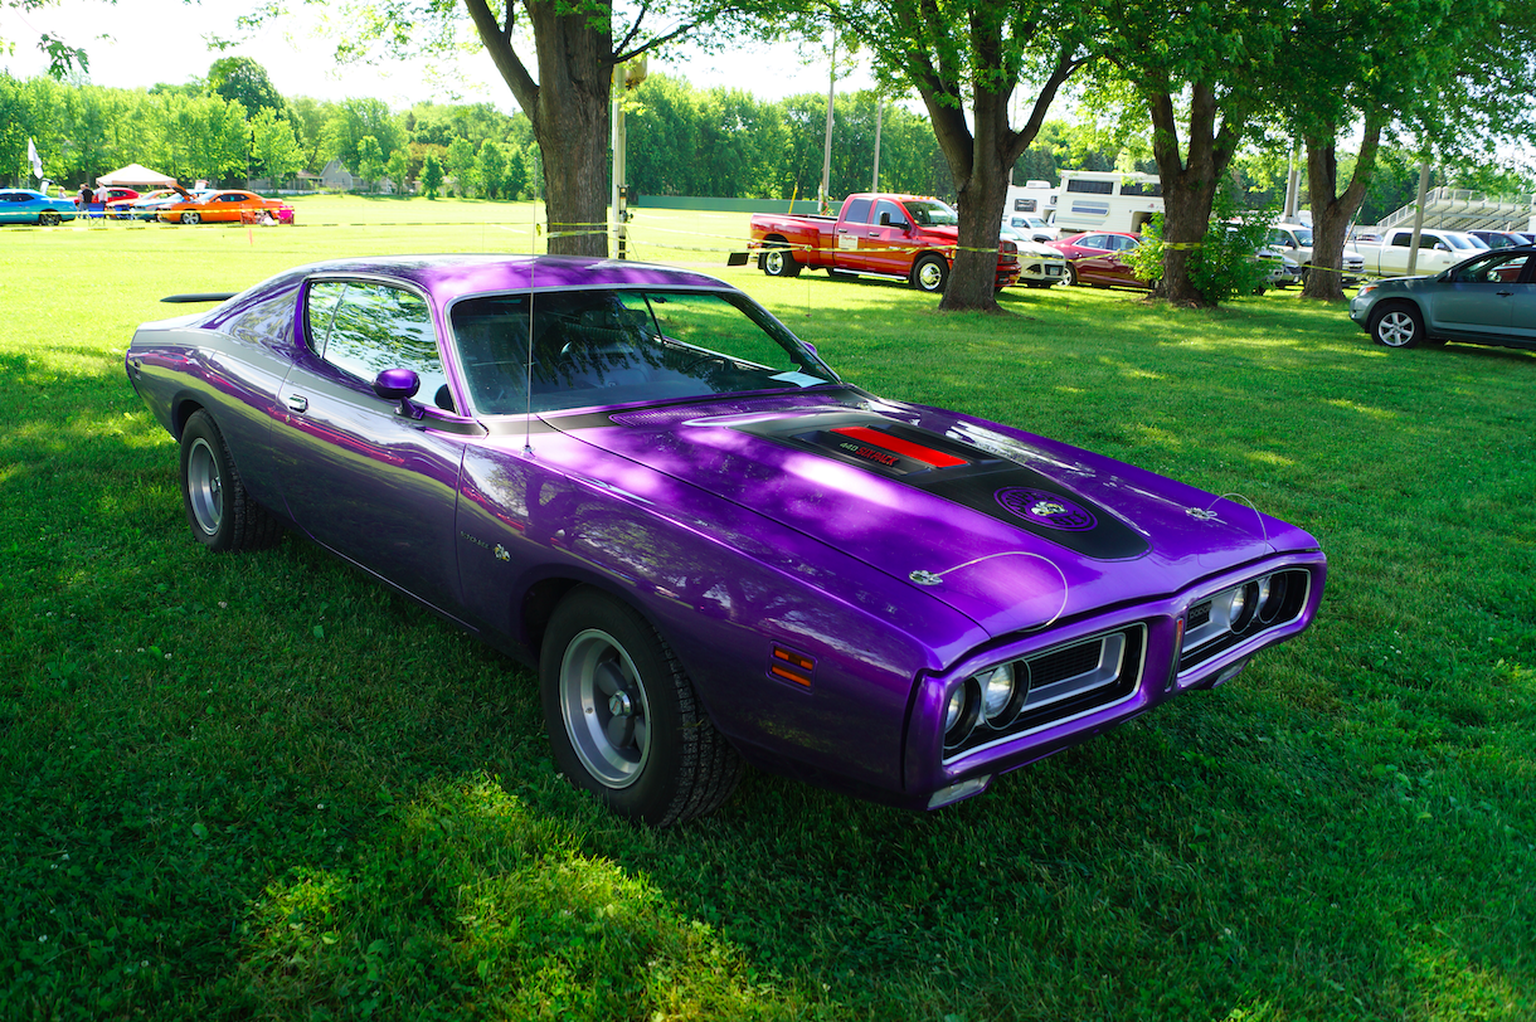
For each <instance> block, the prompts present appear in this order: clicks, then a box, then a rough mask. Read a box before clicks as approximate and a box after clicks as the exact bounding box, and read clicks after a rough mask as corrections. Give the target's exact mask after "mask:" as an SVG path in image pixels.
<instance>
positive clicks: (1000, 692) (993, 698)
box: [976, 664, 1013, 724]
mask: <svg viewBox="0 0 1536 1022" xmlns="http://www.w3.org/2000/svg"><path fill="white" fill-rule="evenodd" d="M976 678H977V680H978V681H979V682H981V715H982V716H983V717H986V718H987V723H988V724H995V723H997V722H998V720H999V718H1001V717H1002V716H1003V715H1004V714H1005V713H1007V712H1008V707H1009V704H1010V703H1012V702H1013V670H1012V668H1011V667H1009V665H1008V664H1003V665H1002V666H1001V667H994V668H993V669H992V670H990V671H988V672H986V673H985V674H978V675H977V676H976Z"/></svg>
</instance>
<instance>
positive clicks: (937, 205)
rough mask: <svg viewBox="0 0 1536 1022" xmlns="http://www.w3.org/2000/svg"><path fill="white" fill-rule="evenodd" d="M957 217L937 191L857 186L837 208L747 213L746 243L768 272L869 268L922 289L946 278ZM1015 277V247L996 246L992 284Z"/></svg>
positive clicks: (1003, 283)
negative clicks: (927, 194) (932, 194)
mask: <svg viewBox="0 0 1536 1022" xmlns="http://www.w3.org/2000/svg"><path fill="white" fill-rule="evenodd" d="M958 223H959V217H958V216H957V214H956V213H955V211H954V210H953V209H951V208H950V207H949V206H947V205H946V204H944V203H942V202H940V201H939V200H938V199H928V198H923V197H921V196H917V195H893V194H890V193H887V192H859V193H857V194H854V195H850V196H848V198H846V199H844V200H843V208H842V210H841V211H840V212H839V213H838V214H837V216H816V215H806V216H789V215H784V216H778V215H774V214H771V213H757V214H754V215H753V217H752V241H751V243H750V245H749V248H752V249H761V252H760V254H759V255H758V257H757V265H758V268H759V269H761V270H762V271H763V272H764V273H766V274H768V275H769V276H771V277H794V276H798V275H799V273H800V271H801V270H803V269H805V268H806V267H810V268H811V269H813V270H826V271H827V273H828V274H829V275H837V274H858V273H868V274H873V275H876V276H882V277H900V278H902V279H904V280H906V281H908V282H910V283H911V285H912V286H913V287H915V288H918V289H920V290H923V291H932V292H942V291H943V290H944V287H945V285H946V284H948V283H949V266H950V263H951V262H952V261H953V259H954V255H955V239H956V237H957V235H958V234H959V227H958V226H957V225H958ZM1018 278H1019V256H1018V247H1017V246H1015V245H1014V243H1013V242H1011V241H1004V242H1002V243H1000V244H999V245H998V247H997V287H998V289H999V290H1001V289H1002V288H1005V287H1007V286H1008V285H1009V284H1012V283H1013V282H1014V281H1015V280H1017V279H1018Z"/></svg>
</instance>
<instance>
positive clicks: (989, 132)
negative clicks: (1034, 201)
mask: <svg viewBox="0 0 1536 1022" xmlns="http://www.w3.org/2000/svg"><path fill="white" fill-rule="evenodd" d="M943 108H944V109H946V110H947V111H948V115H947V116H945V117H944V118H943V128H942V129H940V131H939V142H940V148H941V149H943V150H944V154H945V156H946V158H948V160H949V166H950V173H951V176H952V177H953V179H954V182H955V192H956V211H957V212H958V213H959V214H960V231H959V238H958V241H959V245H958V247H957V248H956V250H955V259H954V266H953V269H952V271H951V273H950V277H949V286H948V287H947V288H946V289H945V290H944V297H943V299H942V300H941V301H940V302H939V308H940V310H942V311H945V312H957V311H974V310H979V311H983V312H996V311H999V310H998V305H997V244H998V227H999V225H1000V224H1001V223H1002V221H1003V206H1004V205H1005V204H1006V203H1007V199H1008V171H1009V168H1010V167H1012V166H1013V162H1012V161H1011V160H1010V161H1008V162H1006V163H1005V162H1004V158H1005V156H1006V155H1007V152H1008V150H1009V146H1010V144H1012V143H1013V142H1014V139H1013V138H1012V137H1010V136H1013V134H1014V133H1013V132H1012V131H1010V130H1009V128H1008V97H1007V95H1003V96H999V95H997V93H995V92H986V91H983V90H979V89H978V90H977V92H976V95H975V98H974V109H973V114H972V119H973V121H974V123H975V125H976V130H975V133H974V135H972V134H971V133H970V132H968V131H966V130H965V125H964V119H963V116H961V115H960V111H959V110H958V109H957V108H955V107H953V106H947V105H946V106H944V107H943ZM932 109H933V107H932V105H930V110H932ZM938 124H939V122H937V121H936V122H935V126H936V127H938ZM946 136H947V137H946ZM946 142H947V143H948V144H947V145H946V144H945V143H946ZM1019 150H1020V151H1021V152H1022V150H1023V147H1022V146H1020V147H1019ZM1017 158H1018V157H1017V154H1015V156H1014V159H1017Z"/></svg>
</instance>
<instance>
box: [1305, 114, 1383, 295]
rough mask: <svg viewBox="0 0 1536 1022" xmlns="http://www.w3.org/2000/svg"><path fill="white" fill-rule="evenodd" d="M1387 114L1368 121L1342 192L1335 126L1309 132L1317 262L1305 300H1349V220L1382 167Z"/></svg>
mask: <svg viewBox="0 0 1536 1022" xmlns="http://www.w3.org/2000/svg"><path fill="white" fill-rule="evenodd" d="M1381 129H1382V118H1381V116H1380V115H1379V114H1376V113H1373V114H1371V115H1370V116H1367V117H1366V119H1365V134H1364V137H1363V138H1362V140H1361V143H1360V155H1359V157H1358V158H1357V159H1356V161H1355V171H1354V173H1353V174H1352V175H1351V176H1350V180H1349V185H1348V186H1347V187H1346V188H1345V189H1344V192H1343V194H1342V195H1340V194H1338V187H1339V163H1338V159H1337V157H1336V153H1335V151H1334V139H1335V138H1336V137H1337V135H1338V132H1337V131H1336V130H1335V131H1333V132H1331V133H1329V134H1328V135H1327V136H1322V135H1318V136H1311V135H1309V136H1307V138H1306V146H1307V192H1308V198H1309V201H1310V203H1311V206H1312V263H1311V265H1310V266H1309V267H1308V268H1307V282H1306V284H1305V285H1304V286H1303V287H1302V289H1301V293H1302V296H1303V297H1305V298H1317V299H1319V300H1322V301H1327V302H1341V301H1343V300H1344V281H1343V277H1342V276H1341V274H1340V271H1341V270H1342V269H1343V267H1344V241H1345V238H1346V236H1347V234H1348V233H1349V223H1350V221H1351V220H1353V219H1354V217H1355V214H1356V213H1358V212H1359V211H1360V204H1361V203H1362V202H1364V201H1365V189H1366V187H1367V186H1368V185H1369V184H1370V180H1371V174H1372V173H1373V172H1374V171H1375V169H1376V152H1377V149H1378V147H1379V146H1380V143H1381Z"/></svg>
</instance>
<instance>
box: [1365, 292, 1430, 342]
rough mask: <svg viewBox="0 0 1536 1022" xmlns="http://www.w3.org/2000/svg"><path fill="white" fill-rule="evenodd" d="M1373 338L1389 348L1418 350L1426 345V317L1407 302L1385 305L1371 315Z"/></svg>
mask: <svg viewBox="0 0 1536 1022" xmlns="http://www.w3.org/2000/svg"><path fill="white" fill-rule="evenodd" d="M1371 338H1372V339H1373V340H1374V341H1375V342H1376V343H1377V344H1385V345H1386V346H1387V347H1389V348H1417V347H1418V346H1419V345H1420V344H1423V343H1424V317H1423V316H1421V315H1419V310H1418V308H1417V307H1416V306H1413V305H1409V304H1408V303H1406V302H1395V303H1392V304H1390V305H1384V306H1382V307H1381V308H1378V309H1377V310H1376V311H1375V312H1373V313H1372V314H1371Z"/></svg>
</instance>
